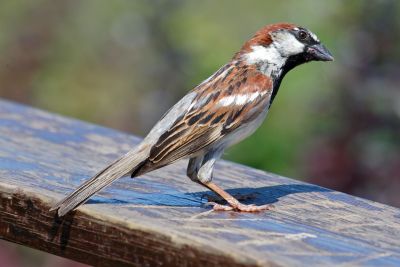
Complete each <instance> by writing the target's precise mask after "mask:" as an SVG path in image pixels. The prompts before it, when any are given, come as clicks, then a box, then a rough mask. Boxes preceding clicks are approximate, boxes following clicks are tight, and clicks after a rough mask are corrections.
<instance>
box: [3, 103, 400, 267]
mask: <svg viewBox="0 0 400 267" xmlns="http://www.w3.org/2000/svg"><path fill="white" fill-rule="evenodd" d="M139 140H140V139H139V138H136V137H133V136H129V135H127V134H124V133H120V132H117V131H114V130H110V129H106V128H103V127H99V126H96V125H92V124H87V123H84V122H81V121H77V120H72V119H68V118H64V117H61V116H58V115H53V114H49V113H46V112H43V111H39V110H36V109H32V108H28V107H24V106H20V105H16V104H13V103H9V102H5V101H0V201H1V203H0V238H3V239H6V240H9V241H12V242H16V243H20V244H24V245H27V246H31V247H34V248H37V249H40V250H43V251H48V252H50V253H53V254H57V255H61V256H64V257H67V258H71V259H75V260H78V261H81V262H85V263H89V264H93V265H98V266H116V264H118V266H124V265H126V266H299V265H304V266H329V265H351V266H355V265H376V266H378V265H379V266H400V210H399V209H396V208H394V207H390V206H386V205H383V204H379V203H375V202H371V201H368V200H364V199H360V198H356V197H352V196H349V195H346V194H343V193H339V192H335V191H331V190H328V189H324V188H321V187H318V186H315V185H310V184H306V183H301V182H298V181H294V180H291V179H288V178H284V177H280V176H277V175H273V174H269V173H264V172H262V171H258V170H254V169H251V168H247V167H244V166H241V165H238V164H234V163H230V162H220V163H219V164H218V165H217V170H216V173H215V180H216V181H217V182H218V183H219V184H221V185H222V186H223V187H225V188H231V190H230V192H231V193H234V194H241V195H242V196H243V197H247V198H248V200H247V203H256V204H265V203H273V204H274V205H275V210H274V211H270V212H262V213H257V214H249V213H235V212H213V211H210V208H209V207H207V206H205V205H204V204H205V203H206V197H204V195H209V196H212V194H211V193H210V192H207V191H204V189H203V188H202V187H200V186H199V185H197V184H195V183H192V182H191V181H190V180H189V179H188V178H186V177H185V165H186V162H180V163H178V164H175V165H174V166H170V167H166V168H164V169H162V170H159V171H156V172H153V173H150V174H148V175H145V176H143V177H140V178H137V179H130V178H124V179H121V180H120V181H118V182H116V183H115V184H113V185H112V186H111V187H110V188H108V189H106V190H104V191H103V192H101V193H100V194H98V196H96V197H94V198H93V199H92V200H91V201H90V202H89V203H88V204H86V205H84V206H82V207H81V208H79V209H78V210H77V211H76V212H74V213H72V214H70V215H68V216H67V217H66V218H64V219H62V220H61V219H58V218H56V217H55V214H54V212H49V211H48V210H49V208H50V206H51V204H52V203H54V202H56V200H58V199H60V198H61V197H62V196H64V195H65V194H66V193H67V192H69V191H70V190H72V189H73V188H75V187H76V186H77V185H78V184H80V183H81V182H82V181H83V180H85V179H86V178H88V177H89V176H91V175H92V174H93V173H95V172H96V171H97V170H98V169H99V168H101V167H102V166H104V165H105V164H107V163H109V162H110V161H112V160H113V159H114V158H115V157H117V156H119V155H121V154H122V153H124V152H126V151H127V150H128V149H129V148H131V147H132V146H134V145H135V144H136V143H137V142H138V141H139Z"/></svg>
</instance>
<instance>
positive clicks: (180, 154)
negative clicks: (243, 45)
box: [149, 63, 272, 165]
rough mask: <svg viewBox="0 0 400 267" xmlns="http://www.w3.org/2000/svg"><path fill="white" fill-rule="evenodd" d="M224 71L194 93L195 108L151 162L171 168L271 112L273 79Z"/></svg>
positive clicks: (239, 70)
mask: <svg viewBox="0 0 400 267" xmlns="http://www.w3.org/2000/svg"><path fill="white" fill-rule="evenodd" d="M221 70H223V71H221ZM221 70H220V71H219V72H220V73H219V76H215V75H214V77H213V79H211V80H209V81H208V82H206V83H202V84H200V85H199V86H198V87H196V88H195V89H194V90H193V92H195V93H196V94H197V95H196V97H194V98H193V101H192V104H191V105H190V106H189V108H188V110H187V111H186V113H185V114H182V116H180V117H179V118H178V119H177V120H176V121H175V122H174V123H173V124H172V125H171V127H170V128H169V129H168V130H166V131H165V132H164V133H163V134H162V135H161V136H160V137H159V139H158V140H157V142H156V143H155V144H154V145H153V147H152V149H151V151H150V156H149V160H150V162H152V163H153V164H156V165H167V164H169V163H171V162H174V161H176V160H179V159H181V158H185V157H187V156H190V155H191V154H193V153H196V152H198V151H200V150H202V149H204V148H206V147H207V146H209V145H211V144H213V143H214V142H217V141H219V140H220V139H221V138H222V137H223V136H225V135H226V134H229V133H230V132H232V131H234V130H235V129H237V128H238V127H240V126H241V125H243V124H245V123H246V122H248V121H250V120H252V119H254V117H255V116H256V115H257V114H260V112H262V110H264V109H265V108H268V103H269V99H270V95H271V91H272V82H271V80H270V79H269V78H267V77H266V76H264V75H262V74H261V73H260V72H258V71H256V70H254V69H249V67H246V66H243V67H241V66H238V65H235V64H233V63H232V64H231V65H230V66H225V67H223V68H221ZM230 103H231V104H230Z"/></svg>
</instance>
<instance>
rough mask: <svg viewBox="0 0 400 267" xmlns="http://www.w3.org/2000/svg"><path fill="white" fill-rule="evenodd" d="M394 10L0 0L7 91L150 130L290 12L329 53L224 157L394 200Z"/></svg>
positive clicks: (355, 4) (398, 109)
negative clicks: (257, 35) (328, 58)
mask: <svg viewBox="0 0 400 267" xmlns="http://www.w3.org/2000/svg"><path fill="white" fill-rule="evenodd" d="M399 15H400V2H399V1H396V0H392V1H390V0H387V1H384V0H381V1H377V0H376V1H362V0H358V1H356V0H353V1H346V0H341V1H338V0H337V1H318V0H303V1H296V0H291V1H289V0H287V1H265V0H258V1H232V0H231V1H228V0H224V1H211V0H207V1H194V0H192V1H161V0H160V1H144V0H142V1H131V0H113V1H105V0H84V1H77V0H72V1H52V0H37V1H28V0H25V1H22V0H16V1H2V2H0V51H1V53H0V96H1V97H3V98H6V99H10V100H13V101H17V102H21V103H26V104H29V105H32V106H35V107H38V108H42V109H46V110H49V111H51V112H56V113H61V114H64V115H67V116H71V117H75V118H80V119H82V120H86V121H90V122H94V123H97V124H101V125H105V126H108V127H112V128H116V129H120V130H123V131H128V132H131V133H133V134H137V135H142V136H143V135H145V134H146V133H147V132H148V130H149V129H150V128H151V126H153V125H154V123H155V122H156V121H157V119H158V118H159V117H160V116H161V115H162V114H163V113H164V112H165V111H166V110H167V109H168V108H169V107H170V106H171V105H173V104H174V103H175V102H176V101H177V100H179V98H180V97H182V96H183V95H184V94H185V93H186V92H187V91H188V90H190V89H191V88H193V87H194V86H195V85H196V84H198V83H200V82H201V81H202V80H203V79H205V78H207V77H208V76H209V75H211V74H212V73H213V72H214V71H215V70H217V69H218V68H219V67H220V66H222V65H223V64H225V63H226V62H227V61H228V60H230V58H231V57H232V56H233V54H234V53H235V52H236V51H237V50H238V49H239V48H240V47H241V45H242V44H243V42H244V41H245V40H246V39H248V38H249V37H251V36H252V35H253V34H254V32H255V31H256V30H258V29H259V28H260V27H262V26H263V25H265V24H269V23H275V22H282V21H288V22H294V23H296V24H300V25H303V26H305V27H307V28H309V29H311V30H312V31H313V32H315V33H316V34H317V35H318V37H319V38H320V39H321V40H322V41H323V42H324V44H325V45H326V46H327V47H328V48H329V49H330V50H331V52H332V53H333V55H334V56H335V61H334V62H332V63H329V64H328V63H320V62H317V63H312V64H307V65H303V66H301V67H299V68H297V69H295V70H294V71H292V72H290V73H289V74H288V75H287V76H286V78H285V79H284V81H283V83H282V85H281V89H280V91H279V94H278V97H277V98H276V100H275V102H274V105H273V106H272V109H271V111H270V113H269V116H268V118H267V120H266V122H265V123H264V124H263V125H262V127H261V128H260V129H259V130H258V131H257V132H256V133H255V134H254V135H253V136H252V137H250V138H249V139H247V140H245V141H243V142H242V143H240V144H238V145H236V146H235V147H233V148H232V149H230V150H229V151H227V153H226V155H225V156H224V157H225V158H226V159H229V160H233V161H236V162H240V163H243V164H246V165H250V166H253V167H256V168H259V169H263V170H267V171H270V172H274V173H278V174H281V175H285V176H290V177H294V178H297V179H302V180H306V181H310V182H312V183H316V184H320V185H323V186H326V187H329V188H332V189H336V190H340V191H343V192H347V193H350V194H354V195H358V196H362V197H365V198H368V199H372V200H376V201H379V202H383V203H387V204H391V205H395V206H398V207H400V197H399V193H398V192H399V191H400V150H399V148H400V138H399V137H400V123H399V118H400V90H399V82H400V75H399V74H400V64H399V61H400V42H399V40H400V36H399V35H400V21H399V20H400V16H399ZM0 245H1V244H0ZM42 263H43V262H42ZM42 263H40V264H39V263H38V265H37V266H39V265H40V266H42V265H43V264H44V265H45V264H46V263H43V264H42ZM16 264H17V263H16ZM20 264H22V265H23V266H29V264H28V265H25V263H20ZM71 264H72V263H71ZM0 266H2V265H1V263H0ZM7 266H13V265H7ZM15 266H20V265H15ZM33 266H36V265H33ZM68 266H69V265H68Z"/></svg>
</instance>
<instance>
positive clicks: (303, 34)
mask: <svg viewBox="0 0 400 267" xmlns="http://www.w3.org/2000/svg"><path fill="white" fill-rule="evenodd" d="M298 36H299V39H300V40H305V39H307V37H308V33H307V32H306V31H299V33H298Z"/></svg>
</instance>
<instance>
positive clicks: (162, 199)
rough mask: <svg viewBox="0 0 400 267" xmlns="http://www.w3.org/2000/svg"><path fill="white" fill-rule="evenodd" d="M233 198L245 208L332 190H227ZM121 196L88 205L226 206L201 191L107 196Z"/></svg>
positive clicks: (119, 192)
mask: <svg viewBox="0 0 400 267" xmlns="http://www.w3.org/2000/svg"><path fill="white" fill-rule="evenodd" d="M226 191H227V192H228V193H230V194H231V195H233V196H235V197H236V198H238V199H239V200H240V201H241V202H243V203H244V204H255V205H264V204H273V203H276V202H278V201H279V199H280V198H282V197H285V196H288V195H291V194H301V193H308V192H329V191H331V190H329V189H326V188H323V187H320V186H317V185H311V184H303V183H296V184H282V185H274V186H264V187H257V188H249V187H243V188H234V189H228V190H226ZM108 195H110V196H118V198H108V197H106V196H104V197H102V196H96V197H94V198H92V199H91V200H89V201H88V202H87V203H86V204H100V203H101V204H113V205H132V204H134V205H146V206H152V205H155V206H176V207H199V206H202V205H204V204H205V203H207V202H209V201H214V202H218V203H223V202H224V200H222V199H221V198H220V197H219V196H217V195H215V194H214V193H213V192H211V191H209V190H207V191H199V192H192V193H182V192H179V191H177V190H166V191H165V192H151V193H148V192H145V193H143V192H141V193H139V192H133V191H132V190H129V189H118V188H113V189H111V190H109V191H108V192H107V196H108Z"/></svg>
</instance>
